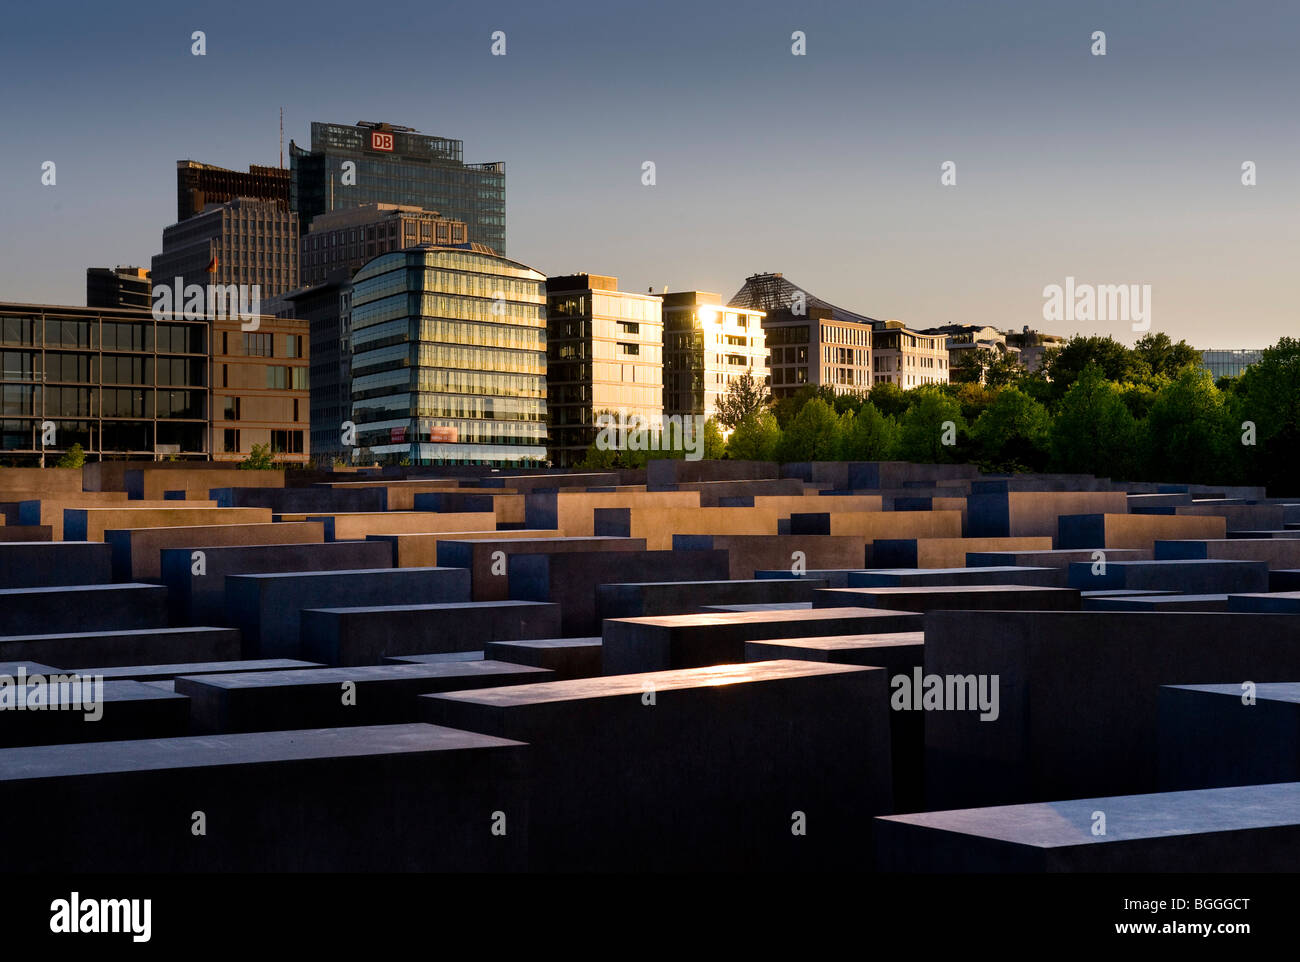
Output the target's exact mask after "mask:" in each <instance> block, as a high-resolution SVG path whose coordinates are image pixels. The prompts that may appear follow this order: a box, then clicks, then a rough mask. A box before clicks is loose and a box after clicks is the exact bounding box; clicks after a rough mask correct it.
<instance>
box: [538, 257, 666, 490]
mask: <svg viewBox="0 0 1300 962" xmlns="http://www.w3.org/2000/svg"><path fill="white" fill-rule="evenodd" d="M546 311H547V319H546V411H547V418H548V421H549V426H550V437H549V443H548V448H549V450H550V459H551V463H552V464H553V465H555V466H557V467H570V466H572V465H574V464H577V463H578V462H579V461H581V460H582V459H583V457H584V456H585V455H586V452H587V448H588V447H589V446H590V445H591V444H592V442H593V441H595V439H596V434H597V431H598V428H597V427H596V419H597V417H598V416H600V415H602V414H609V415H611V416H614V417H616V418H619V419H621V420H622V421H623V422H625V423H630V422H631V421H632V419H633V418H640V419H642V421H643V423H645V424H646V428H647V430H654V429H656V428H657V427H658V424H659V418H660V415H662V414H663V318H662V312H661V300H660V298H658V297H656V296H655V295H653V294H629V293H627V292H625V291H620V290H619V289H618V278H617V277H606V276H602V275H600V274H572V275H568V276H565V277H550V278H547V280H546Z"/></svg>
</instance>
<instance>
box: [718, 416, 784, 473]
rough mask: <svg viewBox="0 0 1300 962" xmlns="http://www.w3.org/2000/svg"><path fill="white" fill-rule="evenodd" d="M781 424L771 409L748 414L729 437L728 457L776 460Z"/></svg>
mask: <svg viewBox="0 0 1300 962" xmlns="http://www.w3.org/2000/svg"><path fill="white" fill-rule="evenodd" d="M780 443H781V426H780V425H779V424H777V423H776V415H775V414H773V413H772V412H771V411H758V412H756V413H752V414H749V415H746V417H745V418H743V419H742V420H741V422H740V423H739V424H737V425H736V428H735V430H733V431H732V432H731V437H730V438H728V439H727V457H729V458H731V459H732V460H734V461H775V460H776V450H777V446H778V445H779V444H780Z"/></svg>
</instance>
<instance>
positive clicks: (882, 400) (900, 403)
mask: <svg viewBox="0 0 1300 962" xmlns="http://www.w3.org/2000/svg"><path fill="white" fill-rule="evenodd" d="M867 400H869V401H870V402H871V403H872V404H874V405H875V406H876V408H877V409H878V410H879V411H880V413H881V414H883V415H884V416H885V417H895V418H897V417H902V415H903V412H904V411H906V410H907V409H908V407H909V406H910V405H911V403H912V401H911V398H909V397H908V396H907V392H905V391H904V390H903V389H902V388H901V387H899V386H898V385H897V384H895V383H894V382H893V381H881V382H880V383H879V384H876V385H874V386H873V387H872V388H871V393H870V394H868V395H867Z"/></svg>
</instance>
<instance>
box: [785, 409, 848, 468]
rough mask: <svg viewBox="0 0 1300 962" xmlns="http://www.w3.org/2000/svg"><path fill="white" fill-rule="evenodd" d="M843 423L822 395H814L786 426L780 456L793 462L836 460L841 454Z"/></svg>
mask: <svg viewBox="0 0 1300 962" xmlns="http://www.w3.org/2000/svg"><path fill="white" fill-rule="evenodd" d="M839 428H840V423H839V418H837V417H836V416H835V411H834V409H832V408H831V406H830V405H829V404H827V403H826V402H825V401H823V400H822V399H821V398H813V399H812V400H811V401H809V402H808V403H807V404H805V405H804V406H803V408H802V409H801V410H800V411H799V413H798V414H797V415H795V418H794V420H793V421H791V422H790V426H789V427H787V428H786V429H785V433H784V434H782V436H781V443H780V445H779V446H778V453H779V459H780V460H781V461H783V462H790V461H834V460H835V459H836V458H838V457H839V447H840V431H839Z"/></svg>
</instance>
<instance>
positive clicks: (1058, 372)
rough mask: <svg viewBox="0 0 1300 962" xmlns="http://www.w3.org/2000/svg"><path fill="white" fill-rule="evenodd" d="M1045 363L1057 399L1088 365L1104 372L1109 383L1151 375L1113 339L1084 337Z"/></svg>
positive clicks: (1053, 353)
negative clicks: (1093, 365)
mask: <svg viewBox="0 0 1300 962" xmlns="http://www.w3.org/2000/svg"><path fill="white" fill-rule="evenodd" d="M1043 363H1044V367H1045V369H1046V371H1047V376H1048V378H1049V379H1050V380H1051V382H1052V384H1053V385H1054V386H1055V388H1056V392H1057V397H1062V396H1063V395H1064V394H1065V392H1066V391H1068V390H1069V388H1070V385H1071V384H1073V383H1074V382H1075V381H1076V380H1078V378H1079V375H1080V374H1082V373H1083V369H1084V368H1085V367H1087V366H1088V365H1089V364H1096V365H1097V366H1098V367H1099V368H1101V372H1102V375H1103V376H1104V377H1105V378H1106V380H1108V381H1120V382H1123V381H1134V380H1138V379H1139V378H1141V377H1142V376H1143V375H1145V374H1147V373H1148V372H1149V368H1147V366H1146V364H1145V362H1142V361H1140V360H1139V359H1138V358H1137V357H1136V356H1135V355H1134V353H1133V352H1132V351H1130V350H1129V349H1128V348H1127V347H1125V346H1124V345H1123V344H1121V343H1119V341H1117V340H1115V339H1114V338H1112V337H1096V336H1093V337H1084V336H1083V335H1082V334H1076V335H1075V336H1074V337H1072V338H1070V339H1069V340H1068V341H1066V342H1065V345H1064V346H1063V347H1061V348H1060V349H1059V350H1057V351H1049V352H1048V353H1047V355H1046V357H1045V359H1044V362H1043Z"/></svg>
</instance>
